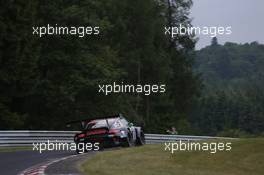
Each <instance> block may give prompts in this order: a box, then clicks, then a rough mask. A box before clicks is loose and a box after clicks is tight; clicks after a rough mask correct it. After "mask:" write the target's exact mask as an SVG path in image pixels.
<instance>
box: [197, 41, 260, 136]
mask: <svg viewBox="0 0 264 175" xmlns="http://www.w3.org/2000/svg"><path fill="white" fill-rule="evenodd" d="M196 57H197V62H196V71H198V72H199V73H202V78H203V79H204V84H205V89H204V91H203V95H202V97H201V98H200V99H199V101H198V106H197V109H196V112H194V114H193V115H192V117H193V118H192V122H193V125H194V126H195V127H196V128H197V129H199V130H201V131H202V133H203V134H211V135H215V134H218V133H219V134H220V135H223V136H244V135H248V134H249V135H259V134H261V133H262V132H263V129H264V110H263V105H264V93H263V88H264V79H263V75H264V69H263V68H264V62H263V60H264V45H261V44H258V43H256V42H253V43H250V44H243V45H241V44H240V45H239V44H235V43H226V44H225V45H223V46H222V45H211V46H208V47H206V48H204V49H201V50H200V51H197V52H196Z"/></svg>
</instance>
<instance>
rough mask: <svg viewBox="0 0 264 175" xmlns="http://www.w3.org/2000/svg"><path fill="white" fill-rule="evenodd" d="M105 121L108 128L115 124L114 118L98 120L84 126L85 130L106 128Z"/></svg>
mask: <svg viewBox="0 0 264 175" xmlns="http://www.w3.org/2000/svg"><path fill="white" fill-rule="evenodd" d="M106 120H107V121H108V124H109V126H111V125H112V124H113V123H114V122H115V120H116V118H110V119H100V120H93V121H90V122H89V123H88V124H87V125H86V129H96V128H102V127H108V126H107V122H106Z"/></svg>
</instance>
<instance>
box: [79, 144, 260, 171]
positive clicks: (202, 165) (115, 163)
mask: <svg viewBox="0 0 264 175" xmlns="http://www.w3.org/2000/svg"><path fill="white" fill-rule="evenodd" d="M164 148H165V146H164V145H146V146H143V147H134V148H128V149H120V150H114V151H106V152H100V153H98V154H97V155H95V156H94V157H92V158H91V159H89V160H87V161H86V162H84V164H82V165H81V166H80V169H81V171H82V172H84V173H85V174H96V175H124V174H125V175H263V174H264V139H240V140H232V150H231V151H229V152H227V151H222V152H217V153H215V154H211V153H209V152H201V151H193V152H183V151H177V152H174V154H171V153H170V152H168V151H164Z"/></svg>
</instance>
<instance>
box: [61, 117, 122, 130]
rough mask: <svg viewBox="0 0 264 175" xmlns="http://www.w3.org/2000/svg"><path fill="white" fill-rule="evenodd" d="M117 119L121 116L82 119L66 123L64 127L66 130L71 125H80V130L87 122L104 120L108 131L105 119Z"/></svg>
mask: <svg viewBox="0 0 264 175" xmlns="http://www.w3.org/2000/svg"><path fill="white" fill-rule="evenodd" d="M117 117H122V115H121V114H117V115H112V116H105V117H95V118H88V119H82V120H75V121H70V122H67V123H66V127H67V128H70V127H71V126H72V125H73V124H81V126H82V128H84V127H85V124H86V123H89V122H90V121H92V120H103V119H105V120H106V123H107V126H108V130H109V129H110V125H109V123H108V120H107V119H110V118H117Z"/></svg>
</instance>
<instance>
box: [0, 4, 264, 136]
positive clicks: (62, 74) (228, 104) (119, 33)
mask: <svg viewBox="0 0 264 175" xmlns="http://www.w3.org/2000/svg"><path fill="white" fill-rule="evenodd" d="M191 6H192V1H191V0H171V1H168V0H159V1H154V0H144V1H142V0H133V1H128V0H122V1H120V0H96V1H95V0H82V1H80V0H57V1H40V0H16V1H7V0H4V1H1V2H0V129H1V130H3V129H36V130H38V129H43V130H61V129H65V123H66V122H68V121H71V120H77V119H83V118H90V117H96V116H104V115H112V114H117V113H122V114H123V115H124V116H126V117H127V118H128V119H129V120H130V121H133V122H134V123H136V124H139V125H142V126H143V127H144V129H145V130H146V132H156V133H164V132H165V131H166V130H167V129H168V128H170V127H172V126H176V128H177V130H178V131H179V133H180V134H205V135H225V136H226V135H227V136H240V135H247V134H249V135H252V134H254V135H259V134H261V133H263V129H264V108H263V106H264V92H263V86H264V78H263V77H264V69H263V68H264V46H263V45H261V44H258V43H257V42H253V43H250V44H243V45H241V44H235V43H226V44H225V45H219V44H218V43H217V39H216V38H214V39H213V40H212V44H211V45H210V46H208V47H206V48H203V49H201V50H199V51H194V46H195V43H196V38H195V36H189V35H184V36H183V35H175V37H174V38H170V37H169V36H166V35H165V34H164V27H166V26H179V25H180V24H182V25H186V26H187V25H191V19H190V18H189V17H188V15H189V10H190V8H191ZM47 24H49V25H53V26H55V25H58V26H76V27H78V26H100V35H97V36H92V35H91V36H86V37H81V38H80V37H78V36H74V35H50V36H48V35H46V36H43V37H38V36H36V35H33V34H32V27H34V26H46V25H47ZM113 82H117V83H125V84H142V85H144V84H166V93H163V94H151V95H144V94H140V93H116V94H110V95H107V96H106V95H104V94H101V93H98V84H111V83H113Z"/></svg>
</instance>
